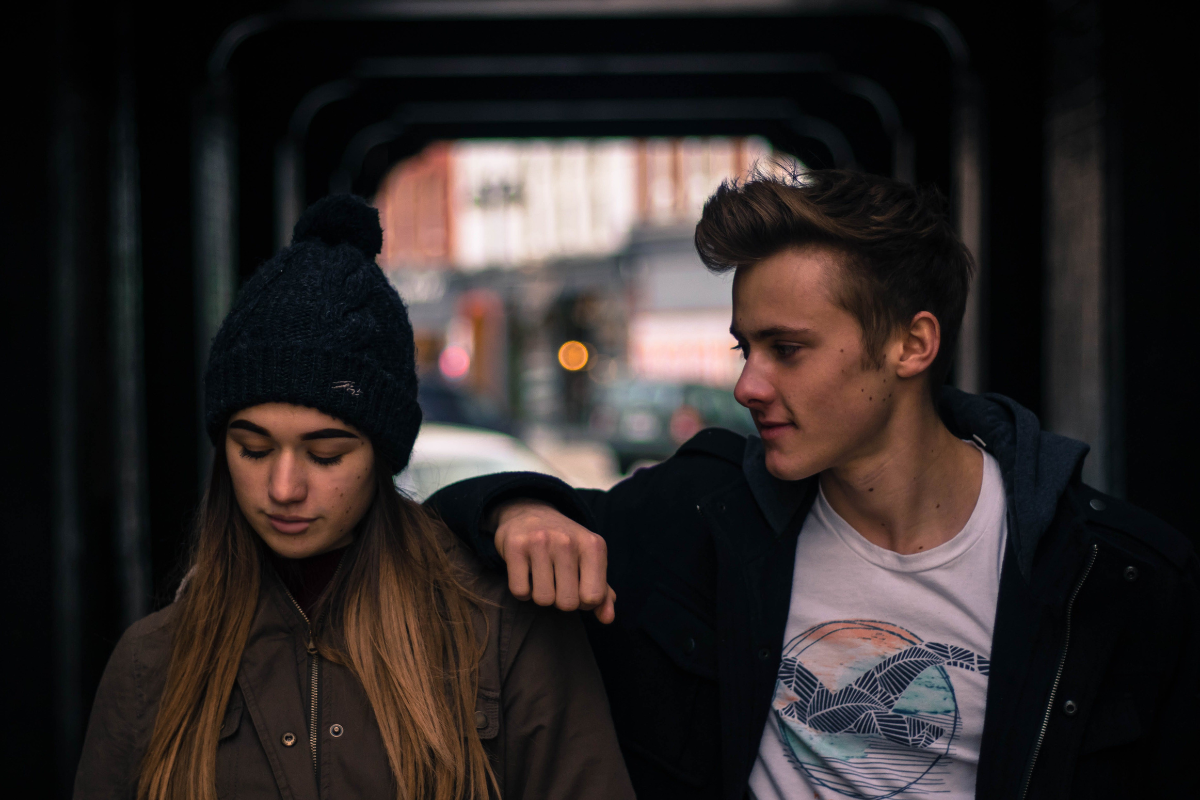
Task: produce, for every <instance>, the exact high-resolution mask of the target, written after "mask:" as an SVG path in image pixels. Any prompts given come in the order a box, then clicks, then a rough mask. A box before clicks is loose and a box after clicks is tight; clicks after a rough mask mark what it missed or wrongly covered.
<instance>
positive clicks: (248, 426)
mask: <svg viewBox="0 0 1200 800" xmlns="http://www.w3.org/2000/svg"><path fill="white" fill-rule="evenodd" d="M229 427H230V429H231V430H232V429H233V428H238V429H240V430H243V431H250V432H251V433H257V434H258V435H259V436H270V435H271V432H270V431H268V430H267V429H266V428H260V427H258V426H257V425H255V424H254V423H253V422H250V421H249V420H244V419H235V420H234V421H233V422H231V423H229Z"/></svg>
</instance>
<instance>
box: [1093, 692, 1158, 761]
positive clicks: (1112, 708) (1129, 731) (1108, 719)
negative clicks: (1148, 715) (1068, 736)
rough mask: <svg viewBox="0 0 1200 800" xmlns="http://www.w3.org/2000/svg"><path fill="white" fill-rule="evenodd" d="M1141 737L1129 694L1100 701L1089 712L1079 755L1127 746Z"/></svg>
mask: <svg viewBox="0 0 1200 800" xmlns="http://www.w3.org/2000/svg"><path fill="white" fill-rule="evenodd" d="M1141 735H1142V723H1141V720H1140V719H1138V713H1137V703H1136V702H1135V701H1134V697H1133V695H1132V694H1118V695H1110V696H1109V697H1106V698H1102V699H1101V700H1100V701H1099V702H1098V703H1097V705H1096V707H1095V709H1093V710H1092V713H1091V716H1090V717H1089V719H1088V724H1087V729H1086V730H1085V731H1084V733H1083V742H1081V744H1080V748H1079V753H1080V755H1086V754H1087V753H1093V752H1095V751H1097V750H1104V749H1106V748H1109V747H1116V746H1118V745H1123V744H1128V743H1129V742H1132V741H1135V740H1136V739H1138V738H1140V737H1141Z"/></svg>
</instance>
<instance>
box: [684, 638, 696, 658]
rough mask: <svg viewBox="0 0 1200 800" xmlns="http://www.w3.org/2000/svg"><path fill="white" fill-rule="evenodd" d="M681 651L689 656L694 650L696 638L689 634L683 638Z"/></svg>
mask: <svg viewBox="0 0 1200 800" xmlns="http://www.w3.org/2000/svg"><path fill="white" fill-rule="evenodd" d="M683 652H684V653H686V654H688V655H689V656H690V655H691V654H692V653H694V652H696V640H695V639H693V638H692V637H690V636H689V637H688V638H686V639H684V640H683Z"/></svg>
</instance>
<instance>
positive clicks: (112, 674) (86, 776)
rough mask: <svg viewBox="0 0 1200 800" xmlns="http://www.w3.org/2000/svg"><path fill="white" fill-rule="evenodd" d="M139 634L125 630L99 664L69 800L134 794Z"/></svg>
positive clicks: (140, 714) (142, 708) (139, 727)
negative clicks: (104, 663)
mask: <svg viewBox="0 0 1200 800" xmlns="http://www.w3.org/2000/svg"><path fill="white" fill-rule="evenodd" d="M139 638H140V637H137V636H135V635H134V632H133V630H130V631H126V632H125V635H124V636H122V637H121V640H120V641H119V642H118V643H117V647H116V649H115V650H114V651H113V654H112V656H111V657H110V658H109V660H108V666H107V667H105V669H104V676H103V677H102V678H101V679H100V686H99V688H98V689H97V690H96V699H95V702H94V703H93V704H92V713H91V716H90V718H89V719H88V727H87V735H86V737H85V738H84V742H83V754H82V755H81V757H80V759H79V769H78V770H77V771H76V773H75V792H74V795H73V797H74V800H115V799H116V798H133V797H134V796H135V795H136V794H137V779H138V775H137V770H138V765H139V762H140V761H141V754H142V748H143V747H144V746H145V742H144V741H143V738H144V737H143V733H144V728H145V725H146V720H145V717H146V714H147V710H146V703H145V696H144V693H143V691H142V689H143V688H144V687H142V686H141V685H140V684H141V681H140V680H139V676H138V658H137V651H138V647H139ZM151 722H152V721H151Z"/></svg>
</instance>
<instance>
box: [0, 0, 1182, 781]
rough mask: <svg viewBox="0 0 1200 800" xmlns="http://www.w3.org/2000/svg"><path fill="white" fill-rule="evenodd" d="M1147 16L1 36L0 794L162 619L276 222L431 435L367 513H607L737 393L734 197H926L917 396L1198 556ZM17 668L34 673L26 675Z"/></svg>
mask: <svg viewBox="0 0 1200 800" xmlns="http://www.w3.org/2000/svg"><path fill="white" fill-rule="evenodd" d="M1179 13H1182V12H1178V11H1177V10H1176V9H1175V7H1173V6H1168V5H1167V4H1165V3H1157V2H1151V3H1140V4H1129V3H1120V2H1117V0H1077V1H1072V0H1017V2H1014V3H1008V4H1004V5H1002V6H998V5H994V4H984V3H967V2H952V1H951V0H938V1H936V2H928V3H909V2H892V0H820V1H819V2H818V1H816V0H688V1H687V2H683V1H681V0H395V1H394V2H384V1H380V0H376V1H373V0H364V1H362V2H343V3H337V2H297V3H291V2H232V1H230V0H215V1H214V2H209V3H205V4H202V5H198V6H173V5H163V4H151V3H145V2H138V1H137V0H97V1H96V2H90V3H84V2H80V1H79V0H52V1H51V2H47V3H42V4H20V5H12V6H11V7H10V8H9V13H8V15H7V22H6V26H5V31H6V33H7V37H6V48H5V53H4V58H5V59H6V61H5V64H6V72H7V75H8V82H7V90H8V91H7V94H6V99H5V101H4V102H5V107H6V114H5V117H4V121H5V125H4V128H5V139H4V142H5V144H4V147H3V156H2V158H3V162H2V163H3V169H2V172H0V174H2V175H3V181H4V183H3V191H2V192H0V225H2V226H3V228H2V241H3V242H4V245H5V253H4V261H3V267H2V269H3V272H2V274H0V279H2V281H3V283H2V284H0V285H2V286H3V290H4V291H3V294H4V299H5V302H4V310H5V313H4V314H3V325H4V366H5V373H6V376H7V382H6V387H7V389H6V391H5V395H6V398H7V402H6V408H9V409H11V410H10V411H9V412H7V415H6V416H7V417H8V419H9V430H8V433H7V434H6V439H5V441H6V449H7V458H6V459H5V463H6V466H5V473H4V480H3V481H2V482H0V485H2V486H3V492H4V505H3V507H4V509H5V511H6V514H5V516H4V521H3V523H2V524H3V530H4V551H3V584H4V587H5V595H4V602H5V608H6V609H7V611H8V616H9V618H10V619H11V620H12V624H11V625H10V627H9V630H10V635H9V636H8V638H7V643H8V645H9V648H10V655H9V657H8V658H6V659H5V661H6V666H5V669H6V672H7V671H9V670H11V671H12V675H11V676H6V677H8V678H9V679H8V680H7V684H8V685H9V687H10V693H9V696H8V699H7V702H8V708H7V712H8V718H9V720H10V723H9V726H8V732H7V733H6V734H5V740H6V745H5V747H4V754H5V759H6V767H7V769H6V775H7V776H8V777H7V778H6V782H5V792H6V795H9V796H12V797H66V796H68V795H69V790H70V785H71V780H72V777H73V771H74V764H75V761H76V759H77V756H78V751H79V747H80V743H81V739H82V732H83V727H84V725H85V723H86V719H87V714H88V711H89V709H90V705H91V699H92V696H93V694H94V692H95V687H96V684H97V682H98V680H99V678H100V674H101V671H102V670H103V666H104V664H105V661H106V660H107V658H108V655H109V653H110V651H111V648H112V646H113V644H114V643H115V641H116V639H117V638H118V637H119V635H120V633H121V631H122V630H123V629H124V628H125V627H126V626H127V625H128V624H130V623H131V622H133V621H134V620H136V619H138V618H139V617H141V616H143V615H144V614H146V613H148V612H150V611H152V610H154V609H156V608H158V607H161V606H162V605H163V604H164V603H166V602H168V601H169V600H170V598H171V596H172V592H173V590H174V587H175V585H176V583H177V580H178V577H179V575H178V572H177V571H176V570H177V565H178V563H179V560H180V558H181V556H182V555H183V553H184V550H185V544H186V534H187V526H188V522H189V519H190V516H191V514H192V512H193V510H194V508H195V504H196V502H197V500H198V493H199V487H200V485H201V479H202V475H204V474H205V471H206V469H207V464H208V459H209V457H210V454H211V446H210V445H209V443H208V441H207V438H206V437H205V436H204V434H203V432H202V426H201V424H200V423H201V420H200V415H201V408H200V398H201V386H200V377H201V374H202V371H203V365H204V363H205V359H206V357H207V347H208V343H209V341H210V340H211V338H212V336H213V334H214V333H215V332H216V329H217V327H218V326H219V324H220V322H221V320H222V318H223V316H224V314H225V312H226V311H227V309H228V308H229V305H230V303H231V301H232V298H233V296H234V295H235V294H236V292H237V289H238V287H239V286H240V285H241V284H242V283H243V282H244V281H245V280H246V279H247V278H248V277H249V276H250V275H251V274H253V272H254V270H255V268H256V267H257V266H258V265H259V264H261V263H262V262H263V261H264V260H266V259H267V258H268V257H270V255H271V254H272V253H273V252H274V251H275V250H277V249H278V248H279V247H281V246H283V245H285V244H286V243H287V241H288V239H289V237H290V232H291V228H292V225H293V224H294V223H295V221H296V219H297V218H298V216H299V214H300V212H301V211H302V210H303V209H304V208H305V207H306V206H307V205H308V204H310V203H312V202H314V201H315V200H317V199H319V198H320V197H323V196H325V195H327V194H330V193H339V192H353V193H356V194H359V195H362V196H363V197H366V198H368V199H369V200H370V201H371V202H372V203H373V204H374V205H375V206H376V207H377V208H378V209H379V211H380V216H381V221H382V223H383V226H384V248H383V253H382V254H381V256H380V258H379V264H380V267H381V268H382V269H383V270H384V272H385V273H386V274H387V275H388V277H389V279H390V280H391V281H392V282H393V284H394V285H395V286H396V287H397V289H398V291H399V292H400V294H401V296H403V297H404V299H405V301H406V302H407V303H408V305H409V310H410V314H411V317H412V321H413V326H414V329H415V332H416V338H417V346H418V357H419V360H420V372H421V379H422V383H421V405H422V408H423V410H424V413H425V418H426V425H425V427H424V428H423V430H422V434H421V438H420V440H419V441H418V445H417V448H416V451H415V453H414V459H413V465H412V467H411V468H410V469H409V470H408V471H406V473H404V474H402V475H401V476H400V477H399V479H398V484H399V485H400V486H401V488H402V489H404V490H405V491H408V492H410V493H412V494H414V495H416V496H418V497H423V496H426V495H427V494H428V493H430V492H431V491H433V490H434V489H436V488H437V487H438V486H441V485H444V484H445V483H447V482H449V481H453V480H457V479H459V478H461V477H466V476H468V475H470V474H476V473H478V472H487V471H494V470H499V469H541V470H544V471H548V472H552V473H555V474H558V475H560V476H561V477H563V478H564V479H566V480H568V481H570V482H572V483H574V484H576V485H579V486H594V487H601V488H606V487H608V486H611V485H613V484H614V483H615V482H617V481H618V480H620V479H621V477H622V476H624V475H627V474H629V473H630V472H631V471H633V470H636V469H637V468H639V467H641V466H643V465H646V464H652V463H655V462H657V461H660V460H662V459H665V458H667V457H669V456H670V454H671V453H672V452H673V451H674V449H675V448H676V447H677V446H678V445H679V443H681V442H683V441H686V440H687V439H688V438H690V436H692V435H693V434H694V433H696V432H697V431H699V430H700V429H702V428H704V427H708V426H712V425H719V426H723V427H727V428H731V429H734V430H737V431H739V432H742V433H749V432H752V431H753V426H752V424H751V422H750V419H749V416H748V414H747V412H746V411H745V409H742V408H741V407H740V406H738V405H737V403H736V402H735V401H734V400H733V397H732V392H731V391H730V390H731V388H732V386H733V384H734V382H735V381H736V379H737V375H738V371H739V369H740V361H739V357H738V355H737V354H736V353H734V352H732V351H731V350H730V348H731V346H732V345H733V341H732V339H731V338H730V336H729V334H728V332H727V328H728V325H729V315H730V286H729V279H728V278H727V277H726V278H720V277H714V276H712V275H709V274H708V273H707V272H705V270H704V269H703V268H702V266H701V265H700V262H699V260H698V258H697V256H696V254H695V251H694V249H693V247H692V232H693V228H694V225H695V223H696V221H697V219H698V218H699V215H700V209H701V206H702V204H703V201H704V199H705V198H706V197H707V196H708V195H709V194H711V193H712V191H713V190H714V189H716V187H717V186H718V185H719V184H720V183H721V181H723V180H727V179H736V178H739V177H743V176H744V175H745V174H746V172H747V170H749V169H750V168H751V167H752V166H754V165H755V164H767V163H771V162H772V160H774V163H779V164H783V165H789V168H791V169H801V170H802V169H806V168H824V167H843V168H849V169H861V170H866V171H870V172H874V173H879V174H885V175H892V176H895V177H897V178H900V179H903V180H910V181H915V182H917V183H920V184H932V185H934V186H936V187H938V188H939V189H940V190H941V192H942V193H943V194H944V195H945V196H946V197H947V198H948V203H949V205H948V208H949V210H950V214H951V216H952V218H953V220H954V223H955V224H956V225H957V227H958V229H959V231H960V233H961V235H962V237H963V239H964V241H965V242H966V243H967V245H968V246H969V247H970V248H971V250H972V252H973V253H974V254H975V257H976V258H977V260H978V263H979V266H980V272H979V275H978V277H977V280H976V284H975V288H974V291H973V294H972V298H971V301H970V304H969V308H968V314H967V319H966V323H965V327H964V333H963V341H962V345H961V352H960V354H959V357H958V361H957V362H956V364H955V367H954V370H953V373H952V375H951V381H952V382H953V383H955V384H956V385H958V386H960V387H962V388H964V389H966V390H968V391H977V392H978V391H996V392H1001V393H1004V394H1006V395H1009V396H1011V397H1013V398H1015V399H1016V400H1018V401H1019V402H1020V403H1022V404H1024V405H1026V406H1028V407H1029V408H1031V409H1032V410H1034V411H1035V412H1036V413H1038V414H1039V415H1040V416H1041V418H1042V420H1043V424H1044V425H1045V426H1047V427H1048V428H1050V429H1052V430H1055V431H1058V432H1061V433H1064V434H1066V435H1069V436H1073V437H1076V438H1079V439H1082V440H1084V441H1087V442H1088V443H1089V444H1090V445H1091V446H1092V452H1091V455H1090V456H1089V458H1088V461H1087V467H1086V470H1085V475H1084V478H1085V479H1086V480H1087V481H1088V482H1090V483H1092V484H1093V485H1095V486H1097V487H1098V488H1101V489H1103V490H1105V491H1108V492H1111V493H1114V494H1116V495H1119V496H1124V497H1127V498H1129V499H1130V500H1131V501H1133V502H1134V503H1137V504H1139V505H1141V506H1143V507H1145V508H1147V509H1148V510H1150V511H1151V512H1153V513H1155V514H1157V515H1159V516H1160V517H1162V518H1164V519H1165V520H1167V521H1168V522H1170V523H1171V524H1173V525H1175V526H1176V527H1179V528H1180V529H1181V530H1183V531H1185V532H1186V533H1188V534H1190V535H1193V536H1194V535H1195V525H1194V522H1193V518H1194V511H1193V510H1192V508H1191V501H1190V500H1189V499H1188V498H1190V497H1193V496H1194V495H1195V494H1196V489H1195V485H1194V480H1193V476H1194V474H1195V470H1194V468H1193V467H1192V466H1191V461H1190V455H1191V454H1192V453H1194V452H1195V451H1196V449H1197V446H1198V445H1200V434H1198V432H1197V429H1196V426H1194V425H1193V424H1192V419H1191V416H1190V415H1191V413H1192V409H1193V406H1194V399H1193V396H1194V395H1193V387H1194V384H1195V377H1194V376H1195V374H1196V372H1197V370H1198V369H1200V358H1198V356H1197V354H1196V351H1195V350H1194V349H1193V348H1192V347H1191V339H1190V337H1191V336H1192V334H1193V329H1194V322H1193V321H1194V320H1195V319H1196V316H1197V315H1196V313H1195V311H1194V306H1195V304H1196V298H1197V288H1198V286H1197V284H1198V279H1197V275H1198V274H1200V240H1198V237H1197V228H1198V224H1197V223H1200V192H1198V191H1197V182H1198V179H1200V102H1198V99H1197V98H1198V97H1200V74H1198V71H1197V67H1196V62H1195V57H1194V48H1195V45H1194V39H1195V34H1196V30H1195V25H1194V23H1187V22H1186V21H1185V20H1184V19H1181V18H1177V14H1179ZM31 666H32V667H33V668H32V669H31V668H30V667H31Z"/></svg>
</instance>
